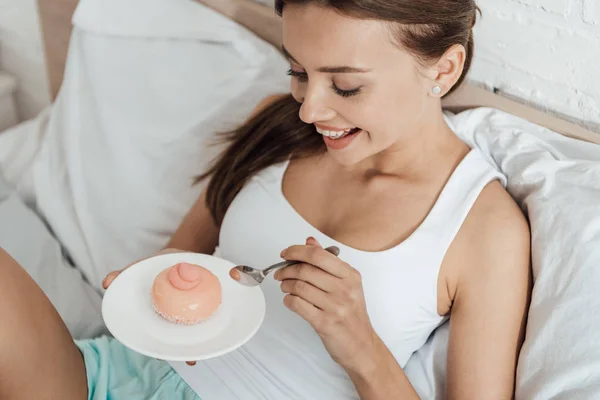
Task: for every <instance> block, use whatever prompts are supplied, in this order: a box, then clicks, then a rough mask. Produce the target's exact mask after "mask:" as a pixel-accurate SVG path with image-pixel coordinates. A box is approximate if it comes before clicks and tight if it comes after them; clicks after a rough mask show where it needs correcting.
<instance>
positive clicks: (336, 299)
mask: <svg viewBox="0 0 600 400" xmlns="http://www.w3.org/2000/svg"><path fill="white" fill-rule="evenodd" d="M281 256H282V258H284V259H286V260H296V261H301V262H302V263H301V264H296V265H293V266H291V267H287V268H284V269H281V270H279V271H277V272H276V273H275V276H274V277H275V279H277V280H279V281H282V283H281V290H282V291H283V292H284V293H288V295H286V296H285V298H284V304H285V305H286V307H288V308H289V309H290V310H292V311H294V312H295V313H297V314H298V315H300V316H301V317H302V318H304V319H305V320H306V321H308V323H310V324H311V326H312V327H313V328H314V329H315V331H316V332H317V334H318V335H319V336H320V337H321V340H322V341H323V344H324V345H325V348H326V349H327V351H328V352H329V354H330V355H331V357H332V358H333V359H334V361H336V362H337V363H338V364H340V365H341V366H342V367H343V368H345V369H353V368H355V367H357V366H359V365H360V364H361V363H362V360H364V359H365V357H372V356H373V355H374V354H375V351H376V348H377V345H378V341H379V338H378V337H377V334H376V333H375V331H374V330H373V327H372V326H371V321H370V320H369V316H368V315H367V307H366V304H365V297H364V293H363V287H362V278H361V275H360V273H359V272H358V271H357V270H355V269H354V268H352V267H351V266H350V265H348V264H347V263H345V262H343V261H342V260H340V259H339V258H338V257H336V256H334V255H333V254H331V253H328V252H327V251H325V250H324V249H323V248H322V247H321V245H320V244H319V243H318V242H317V241H316V240H315V239H314V238H308V239H307V241H306V245H304V246H291V247H289V248H287V249H285V250H284V251H283V252H282V253H281Z"/></svg>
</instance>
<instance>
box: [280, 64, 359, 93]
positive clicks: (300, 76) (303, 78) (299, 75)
mask: <svg viewBox="0 0 600 400" xmlns="http://www.w3.org/2000/svg"><path fill="white" fill-rule="evenodd" d="M287 74H288V75H289V76H291V77H292V78H294V79H297V80H298V82H301V83H305V82H308V74H307V73H306V72H298V71H294V70H293V69H291V68H290V69H289V70H288V72H287ZM331 89H333V91H334V92H335V94H337V95H338V96H341V97H352V96H356V95H357V94H359V93H360V90H361V88H360V87H357V88H356V89H352V90H342V89H340V88H338V87H337V86H335V82H331Z"/></svg>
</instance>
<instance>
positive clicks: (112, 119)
mask: <svg viewBox="0 0 600 400" xmlns="http://www.w3.org/2000/svg"><path fill="white" fill-rule="evenodd" d="M169 1H170V2H171V9H170V10H171V14H170V15H171V16H176V15H178V14H177V13H176V12H175V10H176V9H177V7H178V6H182V8H181V10H180V11H181V12H182V13H189V12H190V8H189V7H188V5H189V4H190V3H191V2H189V1H187V0H185V1H181V0H177V1H171V0H169ZM128 2H129V3H131V2H132V0H128ZM99 3H100V2H99V0H93V1H92V0H86V1H85V2H83V3H82V5H81V6H80V7H83V6H84V5H86V7H88V6H89V5H94V7H91V6H89V7H90V8H87V9H82V8H80V9H79V10H78V13H77V15H76V18H75V28H74V31H73V34H72V37H71V43H70V49H69V56H68V60H67V68H66V73H65V80H64V82H63V86H62V89H61V92H60V94H59V96H58V98H57V101H56V104H55V106H54V108H53V110H52V115H51V117H50V121H49V125H48V131H47V134H46V137H45V140H44V143H43V147H42V149H41V151H40V153H39V156H38V157H37V160H36V163H35V165H34V167H33V177H34V191H35V197H36V198H37V204H38V208H39V210H40V212H41V213H42V214H43V215H44V216H45V217H46V219H47V220H48V222H49V224H50V226H51V227H52V229H53V230H54V232H55V233H56V235H57V236H58V238H59V239H60V241H61V242H62V243H63V244H64V245H65V247H66V248H67V250H68V251H69V253H70V255H71V257H72V258H73V260H74V261H75V263H76V264H77V265H78V266H79V268H81V270H82V271H83V273H84V274H85V276H86V277H87V279H88V280H89V281H90V282H91V283H92V284H94V285H95V286H96V287H99V286H100V282H101V280H102V278H103V277H104V276H105V274H106V273H107V272H109V271H111V270H114V269H116V268H120V267H123V266H124V265H126V264H127V263H129V262H131V261H133V260H135V259H137V258H140V257H143V256H147V255H148V254H151V253H153V252H154V251H156V250H157V249H159V248H161V247H162V246H164V245H165V244H166V242H167V241H168V239H169V238H170V236H171V235H172V233H173V232H174V230H175V229H176V227H177V226H178V224H179V223H180V221H181V219H182V217H183V216H184V214H185V213H186V211H187V210H188V209H189V208H190V207H191V205H192V203H193V202H194V201H195V200H196V198H197V197H198V195H199V192H200V190H201V187H200V186H194V187H192V186H191V184H192V180H193V178H194V176H195V175H197V174H199V173H201V172H202V171H203V170H204V169H205V168H206V166H207V164H208V162H209V161H210V160H211V159H212V158H213V156H214V155H215V154H216V153H217V151H218V150H219V149H218V148H217V147H209V143H210V142H211V141H213V140H214V137H215V132H217V131H222V130H227V129H230V128H232V127H233V126H235V125H238V124H239V123H241V122H242V121H243V120H244V119H245V118H246V116H247V115H248V114H249V113H250V111H251V110H252V109H253V108H254V107H255V105H256V104H257V103H258V102H259V101H260V100H262V99H263V98H264V97H266V96H268V95H269V94H272V93H278V92H282V91H287V90H288V85H289V80H288V77H287V76H286V75H285V71H286V68H287V66H286V62H285V60H284V58H283V57H282V56H281V55H280V54H279V53H278V52H277V51H276V50H275V49H274V48H273V47H271V46H270V45H269V44H267V43H265V42H263V41H261V40H259V39H258V38H257V37H256V36H254V35H253V34H251V33H250V32H249V31H247V30H246V29H244V28H241V27H239V26H238V25H236V24H233V23H231V22H230V21H229V20H227V19H226V18H224V17H221V16H219V15H218V14H216V13H214V12H212V11H210V10H208V9H206V7H204V6H202V5H200V4H196V3H191V4H192V6H193V7H195V8H194V10H197V11H198V10H202V11H205V12H197V13H196V17H197V19H190V18H181V19H180V20H174V21H171V22H170V23H167V22H166V21H162V22H161V32H162V33H163V34H164V37H163V38H159V37H156V32H155V31H154V27H153V24H151V23H150V22H151V20H152V18H150V17H154V16H156V15H157V8H156V7H158V10H162V8H160V7H159V6H161V7H162V6H164V1H162V0H152V1H149V2H147V5H146V6H144V7H140V8H139V9H138V10H137V13H133V12H131V11H132V10H133V7H123V10H125V11H126V10H129V14H128V16H129V19H130V22H131V23H130V25H129V27H127V26H126V24H124V23H123V24H119V23H115V24H114V25H111V24H110V23H109V22H110V21H111V18H110V15H113V14H111V13H114V12H115V10H114V8H111V7H109V6H110V5H111V4H112V3H114V1H113V0H111V1H107V3H106V7H104V6H99ZM125 3H127V2H124V4H125ZM129 3H128V4H129ZM133 3H139V0H135V1H133ZM130 5H131V4H130ZM153 7H154V8H153ZM81 10H83V11H81ZM90 10H92V11H93V12H94V13H96V14H95V17H97V18H96V19H93V18H91V19H90V18H87V19H86V18H83V17H82V16H86V15H88V16H89V14H88V12H90ZM103 11H104V12H106V13H107V14H106V15H103V14H102V12H103ZM125 11H124V12H125ZM180 14H181V13H179V15H180ZM205 17H206V18H205ZM124 19H125V16H121V18H118V19H117V21H122V20H124ZM223 19H224V20H225V22H223ZM92 20H93V30H92V31H88V30H87V25H86V24H84V23H78V21H92ZM139 20H142V22H140V21H139ZM98 21H105V23H106V24H105V25H102V24H99V22H98ZM136 21H137V22H136ZM143 21H146V22H147V23H146V22H143ZM215 21H217V22H218V23H216V22H215ZM227 21H229V22H227ZM192 23H193V25H194V26H187V27H186V26H185V24H188V25H190V24H192ZM215 23H216V25H215ZM215 26H221V27H222V28H223V30H224V31H225V32H221V31H215V30H214V29H213V28H215ZM198 27H204V28H205V30H202V29H199V28H198ZM117 28H118V29H117ZM134 28H135V29H134ZM187 28H189V29H187ZM103 29H106V33H103V32H104V31H103ZM144 30H145V31H147V32H146V33H147V36H145V31H144ZM186 32H188V33H189V37H187V38H185V37H184V36H185V34H186Z"/></svg>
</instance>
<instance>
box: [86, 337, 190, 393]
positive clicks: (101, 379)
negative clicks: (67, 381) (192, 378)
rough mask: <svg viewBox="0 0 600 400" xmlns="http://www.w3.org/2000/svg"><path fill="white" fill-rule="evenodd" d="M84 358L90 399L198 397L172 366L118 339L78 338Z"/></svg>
mask: <svg viewBox="0 0 600 400" xmlns="http://www.w3.org/2000/svg"><path fill="white" fill-rule="evenodd" d="M75 344H76V345H77V347H79V350H80V351H81V353H82V354H83V357H84V359H85V369H86V374H87V381H88V399H89V400H100V399H102V400H106V399H114V400H120V399H124V400H138V399H139V400H171V399H173V400H179V399H181V400H200V397H198V395H197V394H196V393H195V392H194V391H193V390H192V389H191V388H190V387H189V386H188V385H187V384H186V383H185V381H184V380H183V379H182V378H181V377H180V376H179V375H178V374H177V373H176V372H175V371H174V370H173V368H171V366H170V365H169V364H168V363H166V362H164V361H159V360H156V359H154V358H150V357H146V356H143V355H141V354H138V353H136V352H134V351H132V350H129V349H128V348H127V347H125V346H123V345H122V344H121V343H120V342H119V341H117V340H115V339H113V338H109V337H105V336H103V337H100V338H98V339H93V340H77V341H75Z"/></svg>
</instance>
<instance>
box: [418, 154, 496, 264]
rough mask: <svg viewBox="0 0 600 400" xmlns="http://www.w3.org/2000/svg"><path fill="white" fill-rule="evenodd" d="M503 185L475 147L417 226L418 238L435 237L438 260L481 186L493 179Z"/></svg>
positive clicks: (431, 238)
mask: <svg viewBox="0 0 600 400" xmlns="http://www.w3.org/2000/svg"><path fill="white" fill-rule="evenodd" d="M494 180H499V181H500V182H501V183H502V185H504V186H505V185H506V177H505V176H504V175H503V174H502V173H501V172H500V171H498V169H497V168H496V167H495V166H493V165H492V164H491V163H490V162H488V161H487V160H486V159H485V158H484V156H483V155H482V154H481V152H480V151H479V150H478V149H473V150H471V151H470V152H469V153H468V154H467V155H466V156H465V158H464V159H463V160H462V161H461V162H460V164H459V165H458V166H457V167H456V169H455V170H454V172H453V173H452V175H451V176H450V179H449V180H448V182H447V183H446V185H445V186H444V188H443V189H442V192H441V193H440V195H439V197H438V199H437V201H436V203H435V205H434V206H433V208H432V209H431V211H430V213H429V215H428V216H427V217H426V219H425V221H424V222H423V224H422V225H421V227H420V228H419V230H420V231H421V232H420V233H425V234H424V235H422V236H421V237H422V238H423V239H426V240H427V241H429V242H430V241H431V240H435V246H428V247H431V248H434V249H435V250H436V251H437V252H440V254H436V256H439V260H440V266H441V261H442V260H443V258H444V256H445V255H446V253H447V251H448V249H449V248H450V245H451V244H452V242H453V241H454V238H455V237H456V235H457V234H458V231H459V230H460V228H461V227H462V225H463V223H464V221H465V219H466V218H467V215H468V214H469V211H471V208H472V207H473V205H474V204H475V201H476V200H477V198H478V197H479V195H480V194H481V192H482V191H483V189H484V188H485V187H486V186H487V185H488V184H489V183H490V182H492V181H494Z"/></svg>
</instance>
